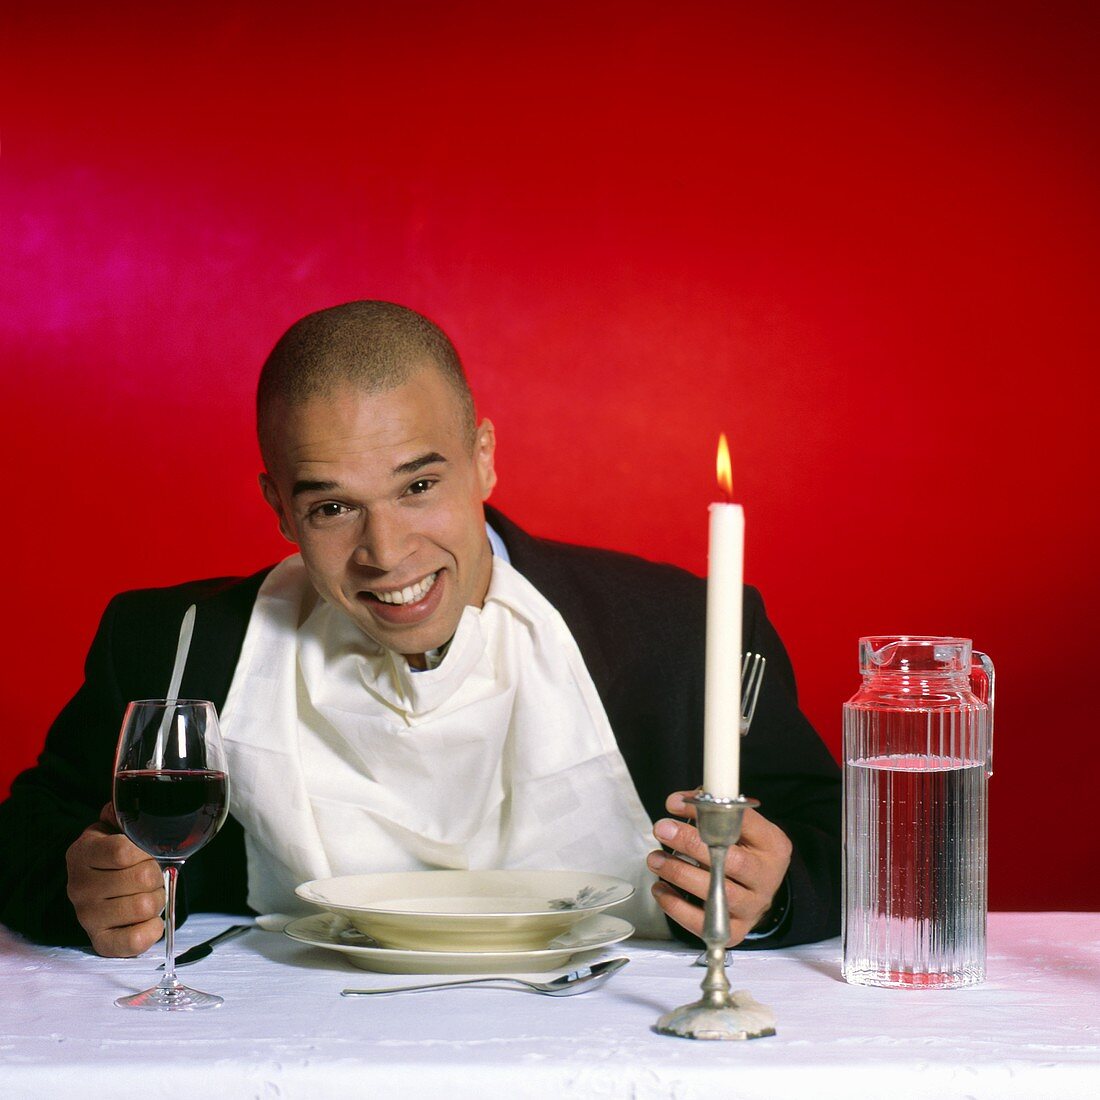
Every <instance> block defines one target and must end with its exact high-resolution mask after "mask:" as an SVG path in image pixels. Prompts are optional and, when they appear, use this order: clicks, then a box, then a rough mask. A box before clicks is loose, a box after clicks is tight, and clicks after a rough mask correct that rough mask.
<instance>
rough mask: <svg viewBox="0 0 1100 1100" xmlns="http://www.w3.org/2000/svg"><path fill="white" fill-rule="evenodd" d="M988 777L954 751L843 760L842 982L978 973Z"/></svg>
mask: <svg viewBox="0 0 1100 1100" xmlns="http://www.w3.org/2000/svg"><path fill="white" fill-rule="evenodd" d="M913 717H914V719H916V720H921V719H923V717H924V716H922V715H914V716H913ZM985 783H986V772H985V764H984V762H981V761H974V760H968V759H966V758H965V757H959V756H941V755H912V754H910V755H889V756H876V757H868V758H863V759H856V760H849V761H847V762H846V764H845V803H844V813H845V956H844V976H845V978H846V979H847V980H848V981H851V982H857V983H859V984H862V985H883V986H893V987H903V988H917V989H936V988H945V987H954V986H963V985H973V984H974V983H976V982H980V981H981V980H982V979H983V977H984V972H985V951H984V945H985V917H986V821H985V812H986V810H985V808H986V800H985V798H984V797H983V795H984V787H985Z"/></svg>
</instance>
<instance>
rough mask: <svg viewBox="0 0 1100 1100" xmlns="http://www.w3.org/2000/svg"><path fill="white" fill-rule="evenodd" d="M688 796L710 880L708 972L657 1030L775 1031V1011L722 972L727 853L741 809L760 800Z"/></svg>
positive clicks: (703, 1035) (712, 1033)
mask: <svg viewBox="0 0 1100 1100" xmlns="http://www.w3.org/2000/svg"><path fill="white" fill-rule="evenodd" d="M688 801H689V802H691V803H692V805H694V806H695V812H696V816H697V819H698V825H699V835H700V837H701V838H702V840H703V843H704V844H706V846H707V850H708V851H709V852H710V886H709V889H708V891H707V901H706V909H705V910H704V915H703V939H704V941H705V942H706V945H707V972H706V976H705V977H704V978H703V982H702V986H701V988H702V991H703V996H702V997H701V998H700V999H699V1000H698V1001H695V1002H693V1003H692V1004H688V1005H681V1006H680V1007H679V1008H676V1009H673V1010H672V1012H666V1013H665V1015H664V1016H662V1017H661V1018H660V1019H659V1020H658V1021H657V1030H658V1031H659V1032H660V1033H661V1034H662V1035H677V1036H679V1037H681V1038H684V1039H762V1038H764V1037H765V1036H767V1035H774V1034H775V1013H774V1012H772V1010H771V1009H770V1008H768V1007H767V1005H762V1004H761V1003H760V1002H759V1001H757V1000H754V999H753V997H752V996H750V995H749V993H747V992H746V991H745V990H743V989H739V990H738V991H737V992H736V993H731V992H730V983H729V980H728V979H727V978H726V945H727V944H728V943H729V938H730V914H729V904H728V902H727V901H726V875H725V867H726V853H727V852H728V851H729V850H730V847H731V846H732V845H733V844H736V843H737V840H738V838H739V837H740V836H741V820H742V818H743V817H744V815H745V810H746V809H747V808H748V807H750V806H753V807H755V806H758V805H759V804H760V803H759V802H757V801H756V800H755V799H753V798H741V797H738V798H715V797H713V796H712V795H710V794H700V795H697V796H696V797H695V798H692V799H689V800H688Z"/></svg>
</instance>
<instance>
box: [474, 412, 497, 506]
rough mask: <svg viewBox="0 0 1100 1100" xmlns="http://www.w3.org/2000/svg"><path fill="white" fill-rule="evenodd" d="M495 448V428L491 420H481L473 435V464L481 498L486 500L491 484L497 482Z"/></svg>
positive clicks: (490, 490)
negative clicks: (475, 433)
mask: <svg viewBox="0 0 1100 1100" xmlns="http://www.w3.org/2000/svg"><path fill="white" fill-rule="evenodd" d="M496 449H497V437H496V429H495V428H494V427H493V422H492V421H491V420H483V421H482V422H481V423H480V424H479V425H478V429H477V435H475V436H474V464H475V465H476V466H477V478H478V484H479V485H480V487H481V499H482V500H488V499H489V494H490V493H492V491H493V486H494V485H496V483H497V471H496V466H495V465H494V456H495V455H496Z"/></svg>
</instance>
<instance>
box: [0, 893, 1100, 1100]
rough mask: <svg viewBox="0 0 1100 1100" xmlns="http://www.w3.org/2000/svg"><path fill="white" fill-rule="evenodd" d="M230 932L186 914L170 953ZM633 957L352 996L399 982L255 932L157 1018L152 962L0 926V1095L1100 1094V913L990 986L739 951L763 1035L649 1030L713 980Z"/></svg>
mask: <svg viewBox="0 0 1100 1100" xmlns="http://www.w3.org/2000/svg"><path fill="white" fill-rule="evenodd" d="M234 922H235V921H234V918H226V917H218V916H204V917H199V918H193V919H192V920H191V921H189V922H188V923H187V925H185V927H184V928H183V929H182V930H181V932H180V935H179V936H178V938H177V946H178V948H179V949H180V950H182V949H184V948H186V947H187V946H188V945H189V944H191V943H194V942H197V941H199V940H201V939H205V938H207V937H208V936H210V935H212V934H213V933H214V932H216V931H218V930H220V929H221V928H223V927H225V926H226V925H227V924H230V923H234ZM620 947H621V948H622V951H621V952H620V953H622V954H628V955H630V956H631V960H632V961H631V964H630V965H629V966H628V967H627V968H626V969H625V970H623V971H622V972H621V973H620V974H618V975H617V976H616V977H615V978H613V979H612V980H611V982H610V983H608V984H607V985H606V986H604V987H603V988H601V989H597V990H594V991H592V992H590V993H587V994H585V995H583V996H579V997H572V998H564V999H556V998H551V997H540V996H537V995H535V994H529V993H521V992H513V991H508V990H499V989H494V988H491V987H482V988H474V989H465V990H450V991H440V992H432V993H414V994H403V995H399V996H398V995H395V996H391V997H383V998H378V999H362V998H360V999H349V998H344V997H340V996H339V991H340V989H342V988H343V987H344V986H347V985H367V984H371V983H384V982H389V983H391V984H393V983H394V982H395V981H397V980H398V979H394V978H392V977H390V976H386V975H373V974H371V973H370V972H369V971H364V970H358V969H356V968H354V967H352V966H351V965H350V964H349V963H347V962H346V960H345V959H344V957H343V956H341V955H338V954H336V953H334V952H328V951H324V950H321V949H319V948H311V947H307V946H304V945H301V944H298V943H295V942H293V941H291V940H290V939H288V938H287V937H285V936H282V935H279V934H277V933H270V932H263V931H261V930H259V929H256V930H254V931H252V932H249V933H248V934H246V935H245V936H244V937H242V938H240V939H237V940H234V941H231V942H229V943H227V944H224V945H222V946H220V947H219V948H217V949H216V951H215V952H214V954H213V955H212V956H211V957H210V958H208V959H206V960H204V961H203V962H201V963H198V964H196V965H194V966H191V967H187V968H185V969H183V970H182V971H181V977H184V978H186V980H187V981H189V982H191V983H192V984H195V985H197V986H199V987H200V988H204V989H208V990H210V991H213V992H217V993H220V994H222V995H223V996H224V997H225V999H226V1001H225V1004H224V1005H223V1006H222V1007H221V1008H219V1009H215V1010H210V1011H206V1012H198V1013H175V1014H164V1013H148V1012H137V1011H128V1010H123V1009H119V1008H115V1007H114V1005H113V1004H112V1001H113V1000H114V998H115V997H117V996H119V995H120V994H122V993H127V992H132V991H135V990H138V989H141V988H144V987H145V986H147V985H150V984H152V980H153V978H154V975H155V971H154V967H155V966H156V964H157V962H158V961H159V954H158V950H159V949H154V950H153V951H151V952H149V953H147V954H146V955H145V956H144V957H142V958H140V959H127V960H120V959H100V958H97V957H94V956H92V955H90V954H87V953H84V952H81V951H76V950H66V949H61V948H43V947H36V946H33V945H31V944H29V943H27V942H25V941H23V940H22V939H20V938H19V937H17V936H14V935H12V934H10V933H8V932H6V931H4V930H3V929H0V1097H2V1098H3V1100H15V1098H22V1097H27V1098H33V1100H42V1098H43V1097H54V1096H57V1097H80V1098H92V1097H126V1098H128V1100H132V1098H134V1097H141V1098H142V1100H146V1098H152V1097H161V1096H164V1097H183V1096H189V1097H191V1096H193V1097H198V1096H208V1097H216V1098H219V1100H220V1098H221V1097H280V1098H298V1097H308V1098H313V1097H336V1096H343V1095H346V1096H355V1097H373V1096H379V1097H387V1098H390V1097H402V1098H404V1097H419V1096H425V1097H427V1096H431V1097H446V1098H447V1100H462V1098H466V1097H470V1098H475V1100H490V1098H495V1097H507V1098H509V1100H512V1098H520V1100H521V1098H524V1097H553V1098H555V1100H557V1098H561V1097H583V1098H586V1100H587V1098H602V1097H631V1098H634V1100H645V1098H649V1097H654V1098H656V1097H670V1098H673V1097H674V1098H676V1100H687V1098H691V1097H723V1098H725V1097H742V1096H743V1097H748V1098H752V1100H761V1098H766V1097H798V1098H813V1100H822V1098H827V1097H837V1098H843V1100H853V1098H855V1097H876V1098H877V1097H884V1096H885V1097H889V1098H890V1100H902V1098H905V1097H920V1098H928V1097H934V1098H936V1100H947V1098H949V1097H990V1098H995V1100H1007V1098H1012V1097H1021V1098H1023V1097H1027V1098H1028V1100H1034V1098H1046V1097H1058V1098H1060V1100H1065V1098H1071V1097H1088V1098H1089V1100H1096V1097H1100V914H1095V913H997V914H993V915H991V917H990V922H989V977H988V980H987V981H986V982H985V984H983V985H980V986H976V987H974V988H971V989H964V990H953V991H946V992H941V993H922V992H905V991H896V990H884V989H868V988H860V987H856V986H850V985H847V984H846V983H845V982H844V981H843V980H842V979H841V977H840V945H839V942H838V941H836V940H832V941H830V942H827V943H824V944H816V945H813V946H808V947H798V948H791V949H788V950H784V951H778V952H762V953H753V954H744V953H739V954H737V955H736V956H735V958H734V961H733V964H732V966H731V968H730V971H729V974H730V980H731V983H732V984H733V986H734V988H738V989H747V990H749V991H750V992H751V993H752V994H753V995H754V996H755V997H756V998H757V1000H760V1001H763V1002H764V1003H765V1004H768V1005H770V1006H771V1007H772V1008H773V1009H774V1010H775V1012H776V1015H777V1017H778V1034H777V1035H776V1036H774V1037H771V1038H766V1039H756V1040H752V1041H750V1042H695V1041H691V1040H686V1039H676V1038H669V1037H666V1036H662V1035H658V1034H656V1033H655V1032H654V1031H653V1024H654V1021H655V1020H656V1018H657V1017H658V1016H659V1015H660V1014H661V1013H662V1012H665V1011H666V1010H668V1009H670V1008H673V1007H675V1006H676V1005H679V1004H683V1003H685V1002H688V1001H693V1000H695V999H696V997H697V996H698V992H699V990H698V984H699V981H700V979H701V977H702V974H703V971H702V969H701V968H697V967H693V966H691V965H690V964H691V961H692V959H693V958H694V953H693V952H690V951H688V950H687V949H685V948H681V947H674V946H669V945H658V944H652V943H648V944H647V943H627V944H623V945H620ZM612 950H617V949H612ZM410 980H412V979H410Z"/></svg>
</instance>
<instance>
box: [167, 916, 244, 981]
mask: <svg viewBox="0 0 1100 1100" xmlns="http://www.w3.org/2000/svg"><path fill="white" fill-rule="evenodd" d="M255 927H256V926H255V925H254V924H234V925H231V926H230V927H229V928H227V929H226V930H225V931H224V932H219V933H218V934H217V935H216V936H211V937H210V939H208V940H204V941H203V942H202V943H197V944H195V946H194V947H189V948H188V949H187V950H186V951H184V952H183V954H182V955H177V956H176V966H186V965H187V964H188V963H195V962H198V961H199V959H205V958H206V956H207V955H209V954H210V952H211V951H213V950H214V947H215V945H216V944H219V943H224V942H225V941H226V940H231V939H233V938H234V937H235V936H241V935H243V934H244V933H245V932H250V931H251V930H252V929H253V928H255ZM157 969H158V970H163V969H164V963H161V964H160V966H158V967H157Z"/></svg>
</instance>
